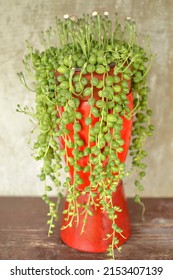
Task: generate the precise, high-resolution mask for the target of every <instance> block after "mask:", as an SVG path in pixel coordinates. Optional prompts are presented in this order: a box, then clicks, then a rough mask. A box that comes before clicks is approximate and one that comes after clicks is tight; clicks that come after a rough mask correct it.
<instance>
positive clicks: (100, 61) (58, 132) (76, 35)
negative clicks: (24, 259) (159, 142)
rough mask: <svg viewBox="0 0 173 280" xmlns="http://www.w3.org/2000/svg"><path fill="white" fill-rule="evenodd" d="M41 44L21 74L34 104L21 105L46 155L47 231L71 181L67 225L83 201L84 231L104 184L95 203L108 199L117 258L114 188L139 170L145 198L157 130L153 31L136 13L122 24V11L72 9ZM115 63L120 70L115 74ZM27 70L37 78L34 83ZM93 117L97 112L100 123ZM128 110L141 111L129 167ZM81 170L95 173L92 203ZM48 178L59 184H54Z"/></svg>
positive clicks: (38, 152)
mask: <svg viewBox="0 0 173 280" xmlns="http://www.w3.org/2000/svg"><path fill="white" fill-rule="evenodd" d="M41 43H42V46H43V49H42V50H36V49H34V47H33V46H32V45H31V44H30V43H29V42H27V49H28V52H27V54H26V55H25V58H24V60H23V63H24V66H25V70H26V74H25V75H24V74H23V72H20V73H18V76H19V78H20V80H21V82H22V83H23V84H24V86H25V87H26V88H27V89H28V90H30V91H32V92H34V94H35V108H34V109H32V108H31V109H29V108H28V107H24V108H22V107H21V106H20V105H18V108H17V111H18V112H22V113H24V114H27V115H29V116H31V117H32V118H33V120H34V121H35V122H36V125H37V131H39V133H38V135H37V140H36V142H35V143H34V145H33V149H34V151H35V154H34V158H35V159H36V160H42V162H43V165H42V169H41V174H40V175H39V177H40V180H41V181H43V182H44V194H43V200H44V201H45V202H46V203H47V204H48V206H49V213H48V216H49V220H48V224H49V230H48V235H49V236H50V234H52V233H53V228H54V227H55V220H56V219H57V215H58V214H57V213H58V206H59V200H60V198H61V197H62V190H63V189H64V188H65V189H67V190H68V195H67V198H66V199H67V200H68V202H69V211H68V216H69V223H68V226H71V225H72V221H73V220H74V219H78V217H77V216H78V208H79V207H82V208H83V211H84V213H85V220H84V227H83V231H84V230H85V223H86V221H87V216H88V215H92V212H91V211H90V208H89V206H90V205H92V204H94V203H95V202H94V199H93V198H94V196H95V193H96V191H97V193H99V197H100V198H99V200H98V201H97V205H96V206H101V207H102V209H103V211H106V212H107V214H108V217H109V219H110V220H111V221H112V233H111V234H110V233H109V234H108V235H107V236H105V238H109V239H110V246H109V247H108V255H110V256H112V257H113V256H114V247H116V246H118V238H117V234H122V230H121V229H120V228H119V227H118V226H117V224H116V218H117V215H118V212H119V211H121V209H119V207H118V205H117V206H114V207H112V205H113V204H112V199H111V197H112V192H114V191H115V190H116V187H117V185H118V183H119V182H120V180H122V179H123V178H124V177H125V176H126V175H129V174H130V173H131V172H132V171H135V174H136V178H135V182H134V184H135V186H136V195H135V201H136V202H138V203H140V204H142V202H141V199H140V192H141V191H142V190H143V184H142V182H141V181H142V178H143V177H144V176H145V173H146V172H145V169H146V164H145V163H144V161H143V159H144V158H145V157H146V156H147V152H146V151H145V149H144V144H145V141H146V138H147V137H148V136H151V135H152V134H153V130H154V126H153V125H152V124H151V122H150V117H151V115H152V111H151V109H150V107H149V103H148V101H149V87H148V85H147V75H148V73H149V70H150V67H151V65H152V61H153V54H152V53H151V50H150V44H149V38H148V37H147V36H142V35H139V34H138V33H137V30H136V24H135V22H134V21H133V20H131V18H127V19H126V20H125V22H124V25H121V24H120V22H119V20H118V17H117V15H116V18H115V22H114V24H113V23H112V21H111V20H110V19H109V15H108V12H105V13H104V14H103V15H101V14H98V13H97V12H93V14H92V15H88V14H84V15H83V16H82V17H81V18H76V17H69V16H68V15H65V16H64V19H63V20H60V19H58V18H57V19H56V26H55V29H53V28H49V29H48V30H47V31H46V32H42V33H41ZM111 68H113V73H114V75H113V76H112V75H110V74H109V73H110V69H111ZM76 70H78V72H77V74H76V72H75V71H76ZM57 73H58V75H57ZM87 73H89V74H90V75H91V81H90V82H89V81H88V79H87V78H86V77H85V74H87ZM94 73H97V74H100V75H102V77H103V78H102V80H99V79H98V78H96V77H94ZM26 77H30V78H31V81H34V83H33V88H32V89H30V87H29V86H28V82H27V81H26V80H27V79H28V78H26ZM129 81H131V85H132V92H133V98H134V108H133V110H131V109H130V108H129V101H128V99H127V95H128V94H129V86H128V84H129ZM95 88H97V89H98V90H99V91H98V95H99V97H100V99H99V100H95V98H94V96H93V91H94V89H95ZM82 97H88V103H89V105H90V107H91V109H90V115H89V116H88V117H87V118H86V120H85V123H86V125H87V126H88V127H89V136H88V137H89V143H88V146H87V147H85V149H82V147H84V145H85V143H84V141H83V139H82V138H81V137H80V130H81V125H80V122H79V120H80V119H82V117H83V116H82V114H81V113H80V112H78V107H79V106H80V100H81V98H82ZM61 107H63V108H64V111H63V113H60V111H59V108H61ZM110 112H111V113H110ZM92 117H95V118H98V121H97V122H96V123H95V124H94V125H93V124H92ZM122 117H124V118H126V119H131V118H132V117H133V118H134V120H133V132H132V141H131V146H130V156H131V157H132V166H131V169H130V171H129V172H127V171H126V169H125V164H124V163H122V162H121V161H120V160H119V157H118V154H120V153H121V152H123V145H124V141H123V139H122V137H121V130H122ZM70 123H73V130H74V142H71V141H70V139H69V133H70V131H69V129H67V125H68V124H70ZM58 137H62V138H63V139H64V141H65V143H66V147H69V148H72V149H73V152H72V153H73V157H69V156H68V154H67V149H66V148H64V149H61V148H60V145H59V141H58ZM91 143H95V144H94V145H90V144H91ZM62 156H66V162H67V166H66V167H65V172H67V176H66V181H65V182H64V184H63V186H61V178H60V169H61V168H62V164H61V157H62ZM85 156H89V165H87V166H86V167H85V168H84V169H83V170H82V167H81V166H80V165H79V164H78V160H80V159H81V158H82V157H85ZM106 158H107V159H108V162H107V164H106V166H105V165H104V164H103V162H104V161H105V159H106ZM70 166H73V167H74V182H73V183H72V182H71V178H70V176H69V167H70ZM79 171H83V172H90V177H89V179H90V185H89V186H87V187H86V189H85V190H83V192H82V193H88V194H89V200H88V204H87V205H80V204H78V203H77V197H78V196H79V195H80V194H81V192H80V190H79V188H80V185H81V184H82V183H83V180H82V179H81V178H80V176H79ZM48 178H50V179H51V181H52V184H50V183H49V184H48ZM53 188H56V190H57V202H54V201H53V200H52V199H51V196H50V194H51V191H52V189H53Z"/></svg>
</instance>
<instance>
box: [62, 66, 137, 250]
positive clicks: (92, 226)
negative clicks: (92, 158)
mask: <svg viewBox="0 0 173 280" xmlns="http://www.w3.org/2000/svg"><path fill="white" fill-rule="evenodd" d="M57 75H58V74H57ZM109 75H113V68H111V70H110V72H109ZM83 76H84V77H86V78H87V79H88V80H89V81H90V78H91V74H86V75H83ZM94 77H97V78H98V79H99V80H102V79H103V75H99V74H94ZM89 85H90V84H89ZM87 86H88V85H87ZM130 88H131V83H130V81H129V91H130ZM94 98H95V99H96V100H98V99H100V97H99V96H98V89H97V88H96V87H94ZM127 99H128V100H129V108H131V109H132V108H133V95H132V92H130V93H129V94H127ZM87 100H88V97H84V98H80V105H79V107H78V109H77V111H78V112H80V113H81V114H82V116H83V117H82V119H81V120H79V122H80V124H81V127H82V129H81V131H80V132H79V135H80V137H81V139H82V140H83V141H84V143H85V144H84V146H82V147H80V150H81V151H83V150H84V149H85V148H86V147H87V146H88V134H89V126H87V125H86V124H85V119H86V118H87V117H88V116H89V114H90V105H89V104H88V101H87ZM62 111H63V108H59V113H60V114H61V113H62ZM122 119H123V129H122V131H121V137H122V139H123V140H124V143H125V144H124V146H123V148H124V150H123V152H122V153H119V155H118V156H119V159H120V161H121V162H124V161H125V159H126V156H127V153H128V148H129V145H130V138H131V131H132V119H130V120H127V119H126V118H124V117H122ZM98 120H99V119H98V118H95V117H94V116H92V124H91V126H93V125H94V124H95V123H96V122H97V121H98ZM67 128H68V129H69V130H70V134H69V137H70V140H71V142H74V138H73V136H74V130H73V124H72V123H71V124H68V125H67ZM60 144H61V147H62V148H64V147H65V142H64V140H63V139H62V138H60ZM94 144H95V143H93V142H92V143H91V144H90V147H91V146H93V145H94ZM66 150H67V155H68V156H69V157H73V154H72V148H68V147H66ZM88 161H89V157H88V156H85V157H83V158H82V159H80V160H78V164H79V165H80V166H81V167H82V168H84V167H85V166H87V165H88ZM107 161H108V159H107V160H105V162H104V163H103V164H104V165H106V163H107ZM69 167H70V170H69V173H70V176H71V179H72V182H73V179H74V176H73V175H74V168H73V166H71V165H70V166H69ZM77 173H78V174H79V175H80V177H81V178H82V179H83V182H84V183H83V184H81V185H79V187H78V190H80V191H81V195H80V196H79V197H78V198H77V199H78V203H80V204H83V205H84V204H86V203H87V199H88V194H84V195H83V194H82V190H84V189H85V187H86V186H88V185H90V181H89V176H90V173H89V172H87V173H84V172H83V171H79V172H77ZM95 199H96V200H97V199H99V194H98V193H97V191H96V196H95ZM112 201H113V206H119V207H120V208H121V209H122V211H121V212H119V213H118V218H117V219H116V224H117V226H118V227H120V228H121V229H122V234H121V235H120V234H118V235H117V236H116V237H117V238H118V240H119V243H118V246H121V245H122V244H123V243H124V242H125V241H126V240H127V239H128V238H129V236H130V220H129V213H128V207H127V201H126V198H125V194H124V188H123V183H122V181H120V182H119V185H118V186H117V189H116V191H115V192H114V193H113V194H112ZM68 204H69V203H68V202H67V201H66V202H65V204H64V210H67V209H68ZM90 210H91V211H92V213H93V215H92V216H88V217H87V223H86V225H85V229H84V232H83V233H82V234H81V232H82V228H83V219H84V214H83V213H82V212H83V209H81V210H80V208H79V213H78V214H79V215H78V216H79V221H78V225H77V226H76V221H75V220H74V221H73V223H72V226H71V227H66V225H67V224H68V223H69V221H68V220H67V219H68V218H67V217H68V214H64V215H63V216H62V228H64V229H61V232H60V236H61V239H62V240H63V241H64V242H65V243H66V244H67V245H68V246H70V247H72V248H75V249H78V250H81V251H86V252H105V251H106V250H107V247H108V245H109V244H111V240H110V239H107V240H106V239H105V237H106V234H108V233H111V232H112V227H111V226H112V221H111V220H110V219H109V218H108V216H107V213H106V212H105V211H103V210H102V209H101V208H100V207H97V208H96V209H95V207H93V206H91V208H90Z"/></svg>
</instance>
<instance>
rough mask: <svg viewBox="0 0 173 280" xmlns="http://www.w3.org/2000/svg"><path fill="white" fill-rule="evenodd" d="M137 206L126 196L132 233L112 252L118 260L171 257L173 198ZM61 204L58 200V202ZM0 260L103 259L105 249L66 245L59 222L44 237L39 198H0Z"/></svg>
mask: <svg viewBox="0 0 173 280" xmlns="http://www.w3.org/2000/svg"><path fill="white" fill-rule="evenodd" d="M143 201H144V203H145V206H146V212H145V221H144V222H143V221H142V219H141V208H140V206H139V205H136V204H135V203H134V202H133V200H132V199H128V204H129V210H130V216H131V227H132V235H131V238H130V239H129V240H128V241H127V242H126V243H125V244H124V245H123V246H122V252H121V253H118V252H117V253H116V259H118V260H123V259H126V260H143V259H147V260H151V259H156V260H173V199H171V198H170V199H169V198H165V199H164V198H144V199H143ZM61 204H62V203H61ZM0 213H1V214H0V259H1V260H3V259H4V260H10V259H13V260H43V259H44V260H73V259H75V260H78V259H80V260H104V259H107V256H106V254H105V253H96V254H93V253H83V252H79V251H77V250H74V249H72V248H69V247H68V246H66V245H65V244H64V243H63V242H62V241H61V239H60V237H59V225H57V228H56V230H55V233H54V234H53V235H52V236H51V238H48V237H47V224H46V219H47V217H46V213H47V208H46V205H45V204H44V202H43V201H42V200H41V199H40V198H29V197H26V198H22V197H20V198H18V197H1V198H0Z"/></svg>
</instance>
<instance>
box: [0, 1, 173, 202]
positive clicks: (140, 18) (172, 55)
mask: <svg viewBox="0 0 173 280" xmlns="http://www.w3.org/2000/svg"><path fill="white" fill-rule="evenodd" d="M94 10H97V11H99V12H103V11H105V10H107V11H109V12H110V13H111V14H112V16H113V13H114V12H118V13H119V15H120V18H122V19H123V18H124V17H127V16H131V17H132V18H134V20H135V21H136V22H137V24H138V30H139V31H141V32H142V33H147V34H148V35H150V36H151V39H152V41H151V46H152V50H153V52H154V53H156V54H157V57H156V59H155V61H154V64H153V67H152V70H151V73H150V82H149V84H150V87H151V96H150V105H151V107H152V108H153V117H152V121H153V123H154V125H155V127H156V130H155V133H154V136H153V137H152V138H149V139H148V141H147V144H146V149H147V150H148V151H149V156H148V158H147V161H146V162H147V164H148V169H147V176H146V179H145V180H144V183H145V191H144V192H143V196H155V197H158V196H164V197H168V196H173V186H172V185H173V171H172V165H173V109H172V108H173V67H172V65H173V50H172V46H173V19H172V12H173V1H172V0H143V1H139V0H124V1H123V0H122V1H121V0H105V1H99V0H87V1H86V0H76V1H74V0H56V1H55V0H49V1H44V0H23V1H21V0H6V1H3V0H0V195H15V196H24V195H29V196H35V195H40V194H42V183H41V182H40V181H39V179H38V178H37V174H38V173H39V170H40V163H38V162H35V161H34V160H33V159H32V157H31V149H30V146H28V144H27V142H28V139H29V130H30V128H31V124H30V122H29V119H28V117H27V116H24V115H21V114H19V113H16V105H17V104H18V103H20V104H23V105H32V103H33V96H32V94H31V93H28V92H27V91H26V90H25V89H24V88H23V87H22V85H21V84H20V82H19V80H18V78H17V75H16V73H17V72H19V71H21V70H22V69H23V68H22V67H23V66H22V59H23V57H24V53H25V40H26V39H28V40H29V41H31V42H33V43H37V41H38V32H40V31H41V30H45V29H47V28H48V27H49V26H50V25H52V24H54V19H55V16H59V17H63V15H64V14H65V13H69V14H71V15H80V14H82V13H83V12H85V13H91V12H92V11H94ZM63 177H64V173H62V180H63ZM125 186H126V194H127V196H132V195H133V193H134V187H133V184H132V182H131V181H130V180H126V184H125Z"/></svg>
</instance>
